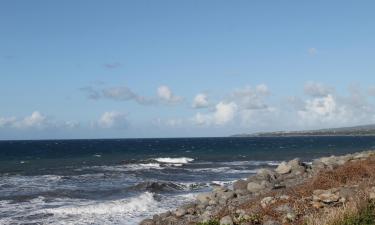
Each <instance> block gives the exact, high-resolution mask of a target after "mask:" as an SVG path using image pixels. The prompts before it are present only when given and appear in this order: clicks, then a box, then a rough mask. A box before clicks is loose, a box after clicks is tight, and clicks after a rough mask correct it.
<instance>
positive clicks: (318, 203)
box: [141, 151, 375, 225]
mask: <svg viewBox="0 0 375 225" xmlns="http://www.w3.org/2000/svg"><path fill="white" fill-rule="evenodd" d="M364 162H366V163H364ZM372 162H373V164H372ZM365 165H367V167H366V168H364V167H363V168H362V167H361V166H365ZM372 166H373V167H372ZM372 168H373V169H374V172H375V151H366V152H361V153H355V154H349V155H344V156H330V157H324V158H320V159H316V160H314V161H313V162H312V164H305V163H303V162H301V161H300V160H299V159H293V160H291V161H289V162H282V163H281V164H280V165H279V166H278V167H277V168H276V169H260V170H259V171H258V172H257V174H256V175H253V176H250V177H248V178H247V179H244V180H238V181H236V182H235V183H234V184H233V187H232V188H228V187H215V188H214V189H213V191H212V192H209V193H201V194H199V195H197V197H196V201H195V202H193V203H190V204H186V205H183V206H181V207H179V208H178V209H176V210H175V211H169V212H165V213H162V214H159V215H155V216H154V217H153V218H151V219H146V220H144V221H142V222H141V225H187V224H189V225H190V224H191V225H192V224H226V225H234V224H238V225H250V224H264V225H278V224H306V223H309V222H308V221H311V218H313V217H314V218H315V217H316V216H318V215H320V213H323V212H324V213H326V212H327V209H330V208H334V207H341V206H343V205H345V204H347V203H348V202H350V201H354V198H355V196H356V195H358V193H359V192H361V193H364V196H366V198H367V197H368V198H375V182H374V180H375V177H373V176H375V173H374V174H370V173H371V171H370V170H371V169H372ZM350 173H353V174H350ZM356 173H357V174H356ZM363 182H365V183H366V185H364V186H363V185H362V186H361V183H363ZM372 185H374V186H372Z"/></svg>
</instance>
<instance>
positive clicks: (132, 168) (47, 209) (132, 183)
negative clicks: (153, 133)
mask: <svg viewBox="0 0 375 225" xmlns="http://www.w3.org/2000/svg"><path fill="white" fill-rule="evenodd" d="M371 148H375V137H282V138H276V137H274V138H260V137H259V138H183V139H113V140H50V141H0V224H98V225H99V224H125V225H126V224H129V225H130V224H137V223H138V222H139V221H140V220H142V219H143V218H145V217H148V216H151V215H153V214H155V213H160V212H163V211H166V210H169V209H172V208H175V207H176V206H178V205H181V204H182V203H184V202H188V201H191V200H192V199H194V196H195V195H196V193H198V192H202V191H207V190H209V189H210V188H211V186H212V185H213V184H225V185H231V183H232V182H233V181H234V180H236V179H239V178H243V177H247V176H249V175H251V174H253V173H255V172H256V170H257V169H258V168H259V167H274V166H276V165H277V164H278V163H279V162H280V161H282V160H288V159H292V158H295V157H299V158H301V159H302V160H304V161H311V159H313V158H317V157H321V156H326V155H331V154H336V155H338V154H345V153H349V152H355V151H361V150H366V149H371Z"/></svg>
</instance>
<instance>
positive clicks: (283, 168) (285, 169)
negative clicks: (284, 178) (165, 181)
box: [275, 162, 292, 174]
mask: <svg viewBox="0 0 375 225" xmlns="http://www.w3.org/2000/svg"><path fill="white" fill-rule="evenodd" d="M291 170H292V167H291V166H290V165H288V164H287V163H286V162H282V163H280V165H278V166H277V168H276V169H275V171H276V172H277V173H278V174H287V173H290V171H291Z"/></svg>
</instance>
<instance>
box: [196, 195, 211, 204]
mask: <svg viewBox="0 0 375 225" xmlns="http://www.w3.org/2000/svg"><path fill="white" fill-rule="evenodd" d="M197 200H198V201H199V202H200V203H202V204H208V202H209V201H210V200H211V194H210V193H201V194H198V195H197Z"/></svg>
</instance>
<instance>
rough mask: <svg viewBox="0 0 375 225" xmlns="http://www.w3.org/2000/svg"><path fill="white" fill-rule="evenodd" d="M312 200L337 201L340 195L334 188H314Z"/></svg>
mask: <svg viewBox="0 0 375 225" xmlns="http://www.w3.org/2000/svg"><path fill="white" fill-rule="evenodd" d="M313 200H314V201H321V202H324V203H326V204H329V203H333V202H338V201H339V200H340V196H339V194H338V193H337V189H335V188H333V189H329V190H315V191H313Z"/></svg>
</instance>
